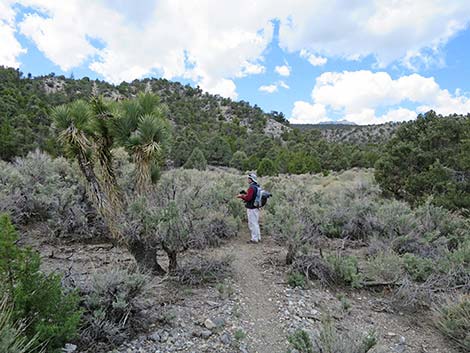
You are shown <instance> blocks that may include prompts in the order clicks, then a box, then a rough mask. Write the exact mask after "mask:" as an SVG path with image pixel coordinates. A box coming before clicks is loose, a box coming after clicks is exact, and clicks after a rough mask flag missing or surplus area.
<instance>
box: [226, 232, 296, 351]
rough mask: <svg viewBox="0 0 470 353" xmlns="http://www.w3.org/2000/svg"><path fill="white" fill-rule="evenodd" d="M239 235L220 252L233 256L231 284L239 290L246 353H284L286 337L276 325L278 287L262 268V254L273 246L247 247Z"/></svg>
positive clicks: (269, 274)
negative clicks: (234, 281)
mask: <svg viewBox="0 0 470 353" xmlns="http://www.w3.org/2000/svg"><path fill="white" fill-rule="evenodd" d="M248 239H249V236H248V235H244V234H242V235H241V236H239V237H238V239H237V240H236V241H235V242H232V243H230V244H229V245H228V246H227V247H226V248H225V249H224V250H225V251H227V252H228V253H229V254H231V255H232V256H233V259H234V260H233V268H234V272H235V280H236V282H237V285H238V286H239V290H240V306H241V315H242V316H241V318H240V319H241V320H242V321H243V322H244V323H246V327H247V328H248V329H247V330H246V331H247V332H246V334H247V337H246V342H247V345H248V352H249V353H278V352H279V353H281V352H282V353H284V352H286V350H287V343H286V338H287V335H286V333H285V332H284V331H283V329H282V327H281V323H280V322H279V313H278V305H277V301H278V300H279V297H280V294H281V293H279V290H280V289H279V286H276V284H275V281H276V278H273V275H272V274H271V273H269V272H268V271H267V270H264V269H263V267H262V261H263V260H264V259H265V258H266V252H267V251H269V250H272V248H273V245H274V244H268V242H269V241H268V242H266V240H263V242H261V243H260V244H247V243H246V241H247V240H248Z"/></svg>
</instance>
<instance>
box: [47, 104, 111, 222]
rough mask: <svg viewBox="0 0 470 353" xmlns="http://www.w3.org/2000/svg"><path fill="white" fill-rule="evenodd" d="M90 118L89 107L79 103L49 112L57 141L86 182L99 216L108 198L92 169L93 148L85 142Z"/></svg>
mask: <svg viewBox="0 0 470 353" xmlns="http://www.w3.org/2000/svg"><path fill="white" fill-rule="evenodd" d="M92 116H93V113H92V111H91V109H90V106H89V105H88V104H87V103H86V102H84V101H82V100H77V101H75V102H73V103H71V104H69V105H61V106H58V107H56V108H55V109H54V110H53V112H52V117H53V119H54V122H55V126H56V128H57V129H58V130H59V131H60V133H59V139H60V140H61V141H62V142H63V143H64V145H65V146H66V148H67V152H68V153H69V154H70V155H71V156H73V157H75V158H76V159H77V161H78V166H79V167H80V171H81V172H82V174H83V176H84V177H85V179H86V181H87V188H88V193H89V195H90V197H91V199H92V201H93V203H94V204H95V206H96V207H97V209H98V212H100V213H103V212H104V211H105V210H106V208H107V206H108V205H107V203H108V199H107V196H106V194H105V192H104V190H103V187H102V184H101V182H100V180H99V179H98V177H97V175H96V173H95V170H94V161H93V147H94V146H93V141H91V140H90V139H89V136H90V133H91V120H92Z"/></svg>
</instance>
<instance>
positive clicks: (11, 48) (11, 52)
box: [0, 0, 26, 68]
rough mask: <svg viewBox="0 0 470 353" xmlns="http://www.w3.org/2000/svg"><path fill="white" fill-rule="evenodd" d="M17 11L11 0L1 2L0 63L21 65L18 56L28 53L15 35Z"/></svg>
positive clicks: (13, 65) (12, 65)
mask: <svg viewBox="0 0 470 353" xmlns="http://www.w3.org/2000/svg"><path fill="white" fill-rule="evenodd" d="M14 19H15V11H14V10H13V8H12V7H11V1H10V0H4V1H3V2H0V38H1V41H0V65H4V66H11V67H15V68H17V67H19V65H20V63H19V61H18V56H20V55H21V54H25V53H26V49H24V48H23V47H22V46H21V44H20V42H18V40H17V39H16V37H15V32H16V30H15V25H14Z"/></svg>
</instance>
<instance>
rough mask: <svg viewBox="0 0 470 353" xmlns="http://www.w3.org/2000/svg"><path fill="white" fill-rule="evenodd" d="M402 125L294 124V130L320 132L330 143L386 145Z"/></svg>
mask: <svg viewBox="0 0 470 353" xmlns="http://www.w3.org/2000/svg"><path fill="white" fill-rule="evenodd" d="M400 125H401V123H393V122H389V123H385V124H377V125H351V124H327V123H324V124H311V125H310V124H292V125H291V127H292V128H297V129H300V130H302V131H308V130H319V131H320V133H321V136H322V137H323V138H325V139H326V140H327V141H328V142H341V143H353V144H369V143H384V142H386V141H388V140H389V139H390V138H391V137H392V136H393V135H394V133H395V131H396V130H397V128H398V127H399V126H400Z"/></svg>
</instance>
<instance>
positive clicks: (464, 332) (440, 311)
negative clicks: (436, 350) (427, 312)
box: [435, 295, 470, 352]
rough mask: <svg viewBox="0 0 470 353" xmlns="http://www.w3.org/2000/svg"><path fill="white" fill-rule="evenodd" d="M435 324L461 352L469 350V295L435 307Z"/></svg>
mask: <svg viewBox="0 0 470 353" xmlns="http://www.w3.org/2000/svg"><path fill="white" fill-rule="evenodd" d="M435 325H436V327H437V328H438V329H439V331H441V332H442V333H443V334H444V335H445V336H446V337H447V338H449V339H450V340H451V341H452V342H453V343H455V344H456V345H457V346H458V347H459V348H460V349H461V350H462V352H469V351H470V296H469V295H465V296H462V297H460V298H459V299H458V300H457V301H456V302H448V303H447V304H445V305H443V306H440V307H437V308H436V309H435Z"/></svg>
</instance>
